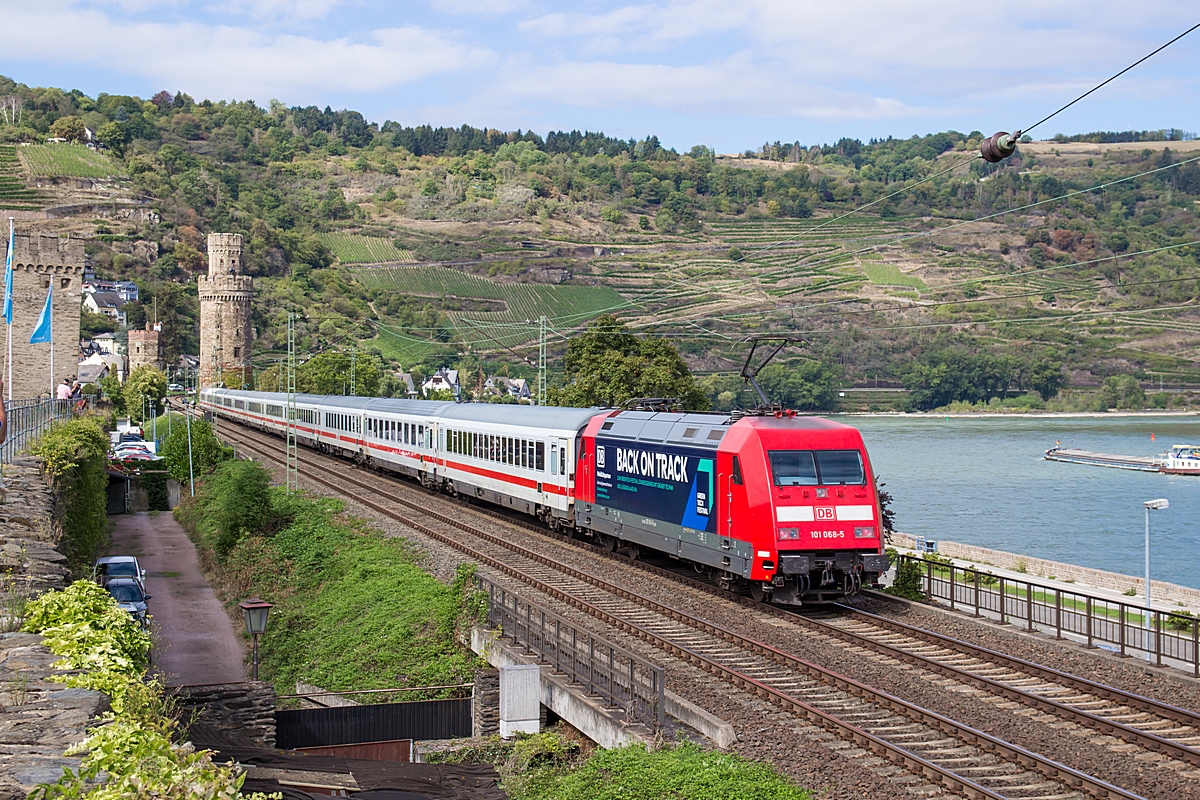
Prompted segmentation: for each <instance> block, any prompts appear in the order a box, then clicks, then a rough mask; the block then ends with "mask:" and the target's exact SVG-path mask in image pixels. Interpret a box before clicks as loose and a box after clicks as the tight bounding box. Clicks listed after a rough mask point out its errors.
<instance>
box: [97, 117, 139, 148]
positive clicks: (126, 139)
mask: <svg viewBox="0 0 1200 800" xmlns="http://www.w3.org/2000/svg"><path fill="white" fill-rule="evenodd" d="M96 139H97V140H98V141H99V142H100V144H102V145H104V146H105V147H107V148H108V149H109V150H112V151H113V152H114V153H116V154H117V155H118V156H123V155H124V154H125V146H126V145H128V144H129V143H130V142H132V141H133V132H132V131H131V130H130V128H129V125H128V124H126V123H124V122H109V123H106V124H104V125H102V126H100V130H98V131H96Z"/></svg>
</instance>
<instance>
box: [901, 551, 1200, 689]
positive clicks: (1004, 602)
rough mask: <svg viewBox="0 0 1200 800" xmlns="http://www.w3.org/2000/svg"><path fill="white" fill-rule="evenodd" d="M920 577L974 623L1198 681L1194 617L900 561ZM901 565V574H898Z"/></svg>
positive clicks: (929, 562) (1199, 631)
mask: <svg viewBox="0 0 1200 800" xmlns="http://www.w3.org/2000/svg"><path fill="white" fill-rule="evenodd" d="M905 563H908V564H915V565H916V566H917V567H918V569H920V571H921V590H922V591H923V592H924V593H925V594H926V595H927V596H928V597H929V598H931V599H933V600H941V601H945V602H946V603H948V604H949V605H950V607H951V608H955V609H958V610H959V611H970V612H973V613H974V614H975V616H988V617H993V618H997V619H998V620H999V622H1000V623H1001V624H1019V625H1022V626H1024V627H1025V628H1026V629H1027V630H1031V631H1032V630H1041V631H1044V632H1046V633H1049V632H1051V631H1053V632H1054V635H1055V636H1056V637H1057V638H1059V639H1062V638H1064V635H1066V636H1070V637H1071V638H1075V639H1079V640H1080V641H1082V642H1083V643H1084V644H1086V646H1088V647H1101V648H1104V649H1106V650H1111V651H1112V652H1114V653H1117V654H1119V655H1121V656H1131V655H1139V656H1140V657H1142V658H1144V659H1146V660H1148V661H1153V662H1154V663H1155V664H1157V665H1158V666H1163V665H1164V663H1166V664H1169V665H1172V666H1178V667H1186V668H1188V669H1190V670H1191V672H1192V674H1193V675H1196V676H1200V619H1197V618H1195V617H1193V616H1192V615H1190V614H1185V613H1181V612H1174V611H1162V610H1160V609H1153V610H1152V611H1150V612H1149V614H1147V611H1146V609H1145V607H1144V606H1139V605H1134V604H1132V603H1125V602H1122V601H1119V600H1110V599H1108V598H1104V597H1097V596H1095V595H1090V594H1087V593H1086V592H1082V591H1073V590H1070V589H1065V588H1063V587H1062V586H1050V585H1048V584H1044V583H1036V582H1034V581H1028V580H1021V579H1019V578H1011V577H1006V576H1002V575H994V574H992V573H990V572H987V571H986V570H982V569H977V568H972V567H960V566H956V565H953V564H949V563H947V562H946V561H942V560H934V559H927V558H920V557H917V556H909V555H901V556H900V565H903V564H905ZM900 565H898V567H899V566H900Z"/></svg>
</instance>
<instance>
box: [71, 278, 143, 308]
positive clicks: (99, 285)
mask: <svg viewBox="0 0 1200 800" xmlns="http://www.w3.org/2000/svg"><path fill="white" fill-rule="evenodd" d="M80 291H82V292H83V293H84V294H95V293H96V292H112V293H114V294H115V295H117V296H118V297H120V298H121V300H122V301H123V302H126V303H136V302H137V300H138V287H137V284H136V283H134V282H133V281H97V280H88V281H84V282H83V286H82V287H80Z"/></svg>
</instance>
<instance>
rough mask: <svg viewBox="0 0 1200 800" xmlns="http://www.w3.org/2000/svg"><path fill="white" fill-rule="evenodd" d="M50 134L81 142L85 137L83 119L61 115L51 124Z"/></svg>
mask: <svg viewBox="0 0 1200 800" xmlns="http://www.w3.org/2000/svg"><path fill="white" fill-rule="evenodd" d="M50 135H51V136H53V137H54V138H56V139H66V140H67V141H68V142H81V141H83V138H84V124H83V120H82V119H80V118H79V117H75V116H68V117H59V118H58V119H56V120H54V123H53V124H52V125H51V126H50Z"/></svg>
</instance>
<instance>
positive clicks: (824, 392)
mask: <svg viewBox="0 0 1200 800" xmlns="http://www.w3.org/2000/svg"><path fill="white" fill-rule="evenodd" d="M840 377H841V376H840V374H839V371H838V369H837V367H836V366H834V365H833V364H828V363H825V362H823V361H804V362H801V363H799V364H787V365H784V364H771V365H770V366H768V367H766V368H765V369H763V371H762V373H761V374H760V375H759V378H758V383H759V385H760V386H762V387H763V391H764V392H765V393H766V395H767V398H768V399H770V400H772V401H775V402H780V403H782V404H783V405H784V406H786V407H787V408H792V409H795V410H797V411H827V410H829V409H831V408H833V404H834V402H835V401H836V400H837V389H838V384H839V381H840Z"/></svg>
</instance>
